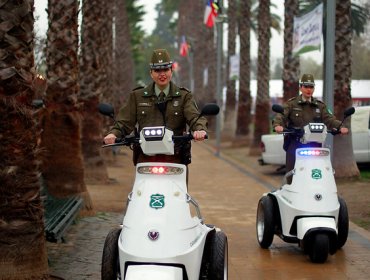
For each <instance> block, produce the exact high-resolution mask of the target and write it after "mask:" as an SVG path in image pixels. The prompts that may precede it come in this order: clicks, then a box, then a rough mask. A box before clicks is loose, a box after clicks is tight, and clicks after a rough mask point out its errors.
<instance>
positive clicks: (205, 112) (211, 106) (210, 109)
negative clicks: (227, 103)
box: [200, 103, 220, 116]
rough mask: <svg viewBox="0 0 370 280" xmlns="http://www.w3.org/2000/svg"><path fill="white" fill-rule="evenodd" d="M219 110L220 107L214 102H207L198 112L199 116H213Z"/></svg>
mask: <svg viewBox="0 0 370 280" xmlns="http://www.w3.org/2000/svg"><path fill="white" fill-rule="evenodd" d="M219 112H220V107H219V106H218V105H217V104H215V103H208V104H206V105H205V106H204V107H203V108H202V111H201V112H200V115H201V116H215V115H217V114H218V113H219Z"/></svg>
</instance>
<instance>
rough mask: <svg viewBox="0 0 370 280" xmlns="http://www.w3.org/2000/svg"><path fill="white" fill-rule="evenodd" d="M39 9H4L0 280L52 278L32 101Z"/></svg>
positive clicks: (27, 2) (28, 5) (16, 5)
mask: <svg viewBox="0 0 370 280" xmlns="http://www.w3.org/2000/svg"><path fill="white" fill-rule="evenodd" d="M33 9H34V1H33V0H23V1H22V0H19V1H6V2H3V3H2V5H1V9H0V10H1V12H0V14H1V16H0V25H1V32H0V34H1V35H0V42H1V44H0V45H1V47H0V48H1V49H0V52H1V54H2V55H1V64H0V65H1V66H0V81H1V84H0V114H1V116H3V117H2V118H1V120H0V135H1V139H2V140H1V145H0V156H1V161H0V182H1V184H0V193H1V196H0V205H1V207H0V240H1V249H0V279H8V280H13V279H49V275H48V274H49V272H48V263H47V253H46V246H45V238H44V222H43V208H42V202H41V197H40V180H39V178H40V172H39V161H40V158H39V153H40V150H39V149H38V144H37V143H38V138H39V133H40V132H39V130H37V124H36V122H35V116H34V114H35V112H34V109H33V108H32V106H31V104H32V100H33V98H34V96H35V89H34V87H33V82H34V81H35V80H36V74H35V70H34V69H35V61H34V54H33V50H34V40H33V39H34V38H33V23H34V17H33ZM3 15H7V16H6V17H3ZM10 15H11V17H10ZM10 18H11V20H9V19H10Z"/></svg>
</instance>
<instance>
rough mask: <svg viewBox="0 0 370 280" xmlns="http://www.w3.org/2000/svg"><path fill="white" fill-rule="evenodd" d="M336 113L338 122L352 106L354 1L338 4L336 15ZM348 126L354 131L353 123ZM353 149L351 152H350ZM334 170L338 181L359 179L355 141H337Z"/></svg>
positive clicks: (348, 139)
mask: <svg viewBox="0 0 370 280" xmlns="http://www.w3.org/2000/svg"><path fill="white" fill-rule="evenodd" d="M335 21H336V22H335V64H334V112H335V115H336V117H337V118H338V119H341V118H342V117H343V112H344V110H345V109H346V108H348V107H350V106H351V105H352V97H351V77H352V70H351V63H352V56H351V42H352V30H351V1H337V4H336V11H335ZM346 125H347V126H348V127H350V125H351V124H350V122H349V121H347V122H346ZM346 147H349V148H346ZM333 148H334V153H333V163H334V164H333V166H334V168H335V170H336V172H335V175H336V177H343V178H350V177H359V176H360V171H359V169H358V167H357V164H356V161H355V158H354V155H353V149H351V148H352V138H351V137H345V136H344V137H343V136H338V137H334V141H333Z"/></svg>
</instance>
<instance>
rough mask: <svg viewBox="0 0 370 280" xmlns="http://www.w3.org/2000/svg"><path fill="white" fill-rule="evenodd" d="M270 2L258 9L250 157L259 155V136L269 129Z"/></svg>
mask: <svg viewBox="0 0 370 280" xmlns="http://www.w3.org/2000/svg"><path fill="white" fill-rule="evenodd" d="M270 26H271V16H270V0H260V3H259V9H258V69H257V97H256V112H255V120H254V123H255V127H254V135H253V142H252V143H251V146H250V150H249V153H250V155H259V154H260V149H259V144H260V140H261V136H262V135H263V134H267V133H268V132H269V129H270V124H269V112H270V108H269V107H270V97H269V79H270V38H271V31H270Z"/></svg>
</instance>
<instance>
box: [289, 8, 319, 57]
mask: <svg viewBox="0 0 370 280" xmlns="http://www.w3.org/2000/svg"><path fill="white" fill-rule="evenodd" d="M322 14H323V4H320V5H318V6H317V7H316V8H315V9H314V10H312V11H311V12H309V13H307V14H305V15H303V16H301V17H294V33H293V55H299V54H302V53H306V52H310V51H315V50H320V49H321V35H322Z"/></svg>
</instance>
